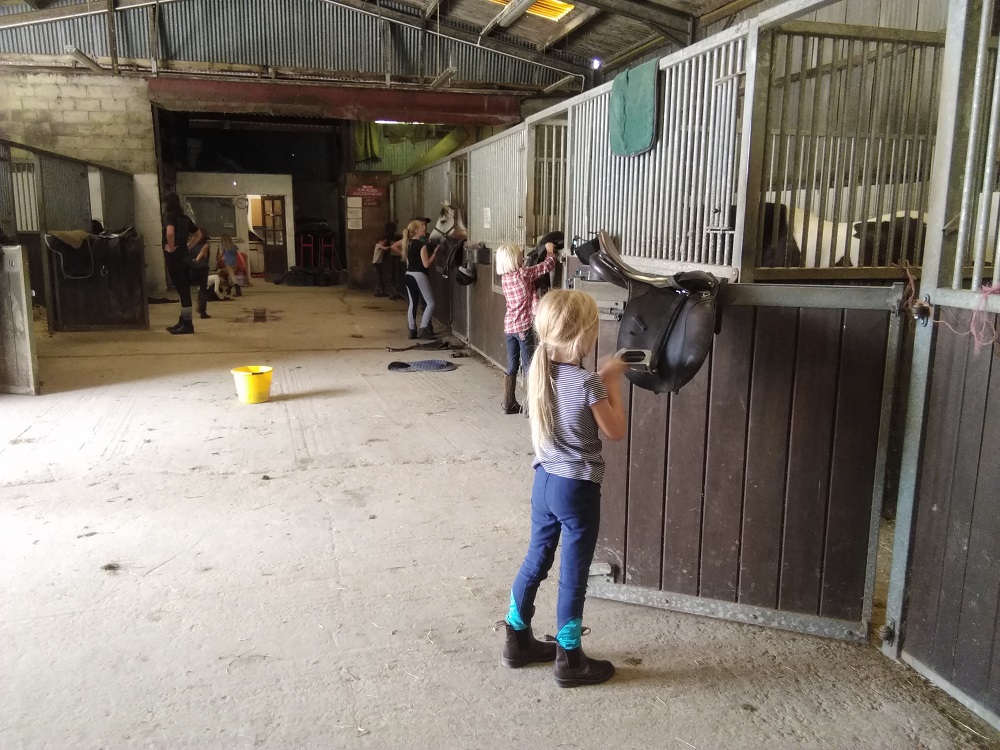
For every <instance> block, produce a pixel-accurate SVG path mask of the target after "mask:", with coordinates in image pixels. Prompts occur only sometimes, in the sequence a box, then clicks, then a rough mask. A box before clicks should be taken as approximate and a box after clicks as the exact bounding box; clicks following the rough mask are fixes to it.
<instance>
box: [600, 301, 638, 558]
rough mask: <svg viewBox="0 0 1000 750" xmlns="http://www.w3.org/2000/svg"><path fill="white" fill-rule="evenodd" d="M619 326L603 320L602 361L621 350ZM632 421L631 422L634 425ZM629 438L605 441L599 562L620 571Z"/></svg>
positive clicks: (627, 395)
mask: <svg viewBox="0 0 1000 750" xmlns="http://www.w3.org/2000/svg"><path fill="white" fill-rule="evenodd" d="M617 341H618V323H616V322H614V321H610V320H602V321H601V331H600V335H599V336H598V339H597V352H596V356H597V357H598V358H600V357H603V356H605V355H606V354H614V353H615V352H616V351H617ZM623 388H624V392H623V396H624V402H625V413H626V414H631V409H632V403H631V401H632V399H631V391H632V387H631V385H630V384H629V383H628V382H627V381H626V383H625V385H624V386H623ZM631 421H632V418H630V419H629V422H630V423H631ZM629 442H630V441H629V439H628V438H627V437H626V438H625V439H624V440H619V441H618V442H611V441H610V440H604V449H603V455H604V463H605V470H604V482H603V484H602V485H601V534H600V537H599V538H598V540H597V552H596V554H595V555H594V559H595V561H597V562H607V563H611V564H612V565H614V566H616V567H617V569H618V570H620V571H623V570H626V569H627V567H626V564H625V544H626V523H627V519H628V502H627V498H628V462H629V455H628V449H629Z"/></svg>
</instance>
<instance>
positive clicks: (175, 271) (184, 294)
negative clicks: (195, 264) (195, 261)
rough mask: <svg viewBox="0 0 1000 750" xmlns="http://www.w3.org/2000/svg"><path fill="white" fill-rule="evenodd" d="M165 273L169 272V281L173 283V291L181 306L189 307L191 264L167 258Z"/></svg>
mask: <svg viewBox="0 0 1000 750" xmlns="http://www.w3.org/2000/svg"><path fill="white" fill-rule="evenodd" d="M177 252H180V251H179V250H178V251H177ZM167 273H168V274H170V283H171V284H173V285H174V291H175V292H177V296H178V297H180V298H181V307H191V266H189V265H188V264H187V263H171V262H170V261H169V260H168V261H167Z"/></svg>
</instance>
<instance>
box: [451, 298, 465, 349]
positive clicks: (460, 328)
mask: <svg viewBox="0 0 1000 750" xmlns="http://www.w3.org/2000/svg"><path fill="white" fill-rule="evenodd" d="M451 300H452V302H451V329H452V330H453V331H454V332H455V333H456V334H458V335H459V336H462V337H463V338H466V339H468V338H469V308H468V304H469V287H467V286H460V285H458V284H455V285H454V287H453V288H452V297H451Z"/></svg>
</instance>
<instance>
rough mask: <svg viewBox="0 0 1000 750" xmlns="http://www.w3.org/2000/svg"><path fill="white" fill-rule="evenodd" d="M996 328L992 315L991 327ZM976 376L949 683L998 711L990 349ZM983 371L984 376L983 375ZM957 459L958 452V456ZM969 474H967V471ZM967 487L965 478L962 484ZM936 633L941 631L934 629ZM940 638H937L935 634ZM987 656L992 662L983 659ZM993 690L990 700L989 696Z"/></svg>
mask: <svg viewBox="0 0 1000 750" xmlns="http://www.w3.org/2000/svg"><path fill="white" fill-rule="evenodd" d="M998 323H1000V316H994V320H993V324H994V325H997V324H998ZM971 360H972V362H970V364H973V363H974V367H972V368H970V373H972V372H975V373H976V375H977V376H979V377H981V378H982V380H983V382H984V383H985V384H986V388H985V395H986V404H985V408H984V410H983V412H982V417H983V419H982V429H983V431H982V439H981V441H980V444H979V446H978V450H977V447H976V446H967V448H966V450H967V451H968V456H969V458H968V461H969V463H970V464H971V463H972V461H973V459H978V467H977V470H976V477H975V485H974V486H975V490H974V493H975V494H974V497H973V499H972V506H971V508H970V509H969V516H968V517H969V519H970V524H969V540H968V552H967V560H968V563H967V566H966V569H965V576H964V579H963V590H962V603H961V606H960V607H957V609H958V629H957V632H956V635H955V661H954V666H953V668H952V670H951V673H950V675H949V676H950V679H951V681H952V682H953V683H955V684H957V685H959V686H960V687H961V688H962V689H963V690H965V691H966V692H968V693H969V694H970V695H977V696H983V695H985V696H986V698H985V700H984V702H985V703H988V704H989V705H991V706H992V707H993V710H994V711H998V709H1000V685H998V684H997V683H998V682H1000V643H998V639H997V632H998V630H1000V624H998V622H997V618H998V612H1000V607H998V604H1000V602H998V599H1000V565H997V559H998V557H1000V555H998V551H1000V509H998V505H997V498H998V497H1000V460H997V453H996V449H997V446H1000V357H998V356H997V355H996V353H995V352H991V351H989V350H985V351H980V352H979V353H978V354H975V353H973V355H972V357H971ZM984 369H988V373H984V372H983V370H984ZM970 385H973V389H972V390H973V391H974V392H976V393H979V392H980V388H979V387H978V384H976V385H974V384H972V383H970V380H969V378H968V377H967V378H966V389H967V393H968V388H969V386H970ZM966 415H967V416H968V417H969V420H970V421H971V422H972V424H973V426H976V425H978V424H979V420H978V419H977V418H976V416H977V415H976V414H975V413H974V412H971V411H970V410H968V409H966V408H965V405H963V416H966ZM959 455H961V451H960V454H959ZM970 473H971V472H970ZM965 481H966V482H967V481H968V479H966V480H965ZM939 634H940V630H939ZM939 637H940V635H939ZM991 653H992V658H984V657H986V656H987V655H989V654H991ZM991 686H992V690H993V695H992V696H990V695H989V694H988V690H989V689H990V687H991Z"/></svg>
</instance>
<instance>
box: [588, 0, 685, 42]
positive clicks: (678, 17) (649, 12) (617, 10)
mask: <svg viewBox="0 0 1000 750" xmlns="http://www.w3.org/2000/svg"><path fill="white" fill-rule="evenodd" d="M580 5H589V6H590V7H591V8H600V9H601V10H606V11H607V12H608V13H614V14H616V15H619V16H622V17H623V18H631V19H632V20H633V21H643V22H645V23H648V24H651V25H653V26H657V27H663V28H667V29H673V30H674V31H680V32H681V33H683V34H690V33H691V31H692V29H693V28H694V16H690V15H688V14H687V13H681V12H680V11H679V10H671V9H670V8H664V7H663V6H661V5H651V4H649V3H637V2H633V0H582V2H581V3H580Z"/></svg>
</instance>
